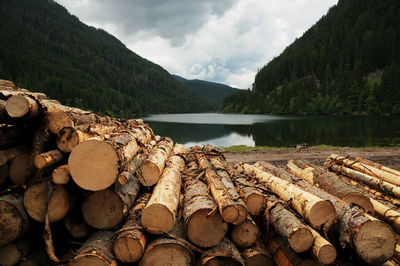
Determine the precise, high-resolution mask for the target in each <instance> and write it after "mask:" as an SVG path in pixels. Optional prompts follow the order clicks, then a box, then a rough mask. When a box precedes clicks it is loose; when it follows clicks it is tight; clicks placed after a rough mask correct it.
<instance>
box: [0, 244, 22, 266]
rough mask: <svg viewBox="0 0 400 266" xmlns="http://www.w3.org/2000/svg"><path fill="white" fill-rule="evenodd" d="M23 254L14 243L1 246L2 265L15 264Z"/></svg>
mask: <svg viewBox="0 0 400 266" xmlns="http://www.w3.org/2000/svg"><path fill="white" fill-rule="evenodd" d="M22 256H23V255H22V254H21V251H20V250H19V249H18V247H17V246H16V245H15V244H13V243H11V244H8V245H5V246H0V265H4V266H6V265H15V264H17V263H18V261H19V260H20V259H21V257H22Z"/></svg>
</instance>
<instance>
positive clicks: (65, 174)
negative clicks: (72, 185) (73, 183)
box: [51, 164, 71, 185]
mask: <svg viewBox="0 0 400 266" xmlns="http://www.w3.org/2000/svg"><path fill="white" fill-rule="evenodd" d="M70 178H71V175H70V174H69V167H68V164H64V165H61V166H59V167H57V168H56V169H54V171H53V173H52V174H51V179H52V180H53V182H54V184H60V185H65V184H68V182H69V180H70Z"/></svg>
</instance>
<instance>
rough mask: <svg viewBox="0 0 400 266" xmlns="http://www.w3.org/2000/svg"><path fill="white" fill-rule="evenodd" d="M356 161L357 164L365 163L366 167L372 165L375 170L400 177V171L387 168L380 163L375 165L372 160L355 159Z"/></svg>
mask: <svg viewBox="0 0 400 266" xmlns="http://www.w3.org/2000/svg"><path fill="white" fill-rule="evenodd" d="M354 160H355V161H357V162H360V163H363V164H365V165H370V166H373V167H375V168H378V169H381V170H383V171H386V172H389V173H392V174H394V175H397V176H399V177H400V171H397V170H395V169H392V168H389V167H386V166H384V165H381V164H379V163H375V162H372V161H370V160H367V159H364V158H360V157H355V158H354Z"/></svg>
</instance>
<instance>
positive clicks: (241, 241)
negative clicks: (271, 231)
mask: <svg viewBox="0 0 400 266" xmlns="http://www.w3.org/2000/svg"><path fill="white" fill-rule="evenodd" d="M231 234H232V242H233V243H235V245H236V246H238V247H241V248H249V247H251V246H252V245H253V244H254V243H255V242H256V241H257V239H258V236H259V234H260V230H259V229H258V226H257V225H256V224H255V223H254V222H253V221H252V220H247V221H245V222H244V223H242V224H240V225H236V226H234V227H233V228H232V232H231Z"/></svg>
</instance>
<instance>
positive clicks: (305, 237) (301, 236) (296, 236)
mask: <svg viewBox="0 0 400 266" xmlns="http://www.w3.org/2000/svg"><path fill="white" fill-rule="evenodd" d="M288 242H289V245H290V247H291V248H292V249H293V250H294V251H295V252H297V253H301V252H304V251H307V250H309V249H310V248H311V247H312V245H313V243H314V237H313V235H312V234H311V232H310V231H309V230H308V229H307V228H306V227H302V228H297V230H296V231H294V232H293V233H292V234H291V235H290V236H289V238H288Z"/></svg>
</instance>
